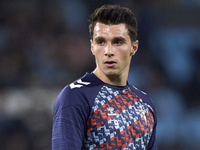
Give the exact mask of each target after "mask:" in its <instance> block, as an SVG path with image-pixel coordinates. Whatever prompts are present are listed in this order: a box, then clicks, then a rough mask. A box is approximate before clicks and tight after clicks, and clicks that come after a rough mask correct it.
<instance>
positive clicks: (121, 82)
mask: <svg viewBox="0 0 200 150" xmlns="http://www.w3.org/2000/svg"><path fill="white" fill-rule="evenodd" d="M93 73H94V74H95V75H96V76H97V77H98V78H99V79H100V80H102V81H103V82H104V83H107V84H111V85H115V86H126V85H127V78H128V74H127V75H126V74H121V75H106V74H104V73H100V71H99V70H97V69H95V70H94V71H93Z"/></svg>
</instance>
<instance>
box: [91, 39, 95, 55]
mask: <svg viewBox="0 0 200 150" xmlns="http://www.w3.org/2000/svg"><path fill="white" fill-rule="evenodd" d="M90 47H91V52H92V54H93V55H94V49H93V40H92V39H91V40H90Z"/></svg>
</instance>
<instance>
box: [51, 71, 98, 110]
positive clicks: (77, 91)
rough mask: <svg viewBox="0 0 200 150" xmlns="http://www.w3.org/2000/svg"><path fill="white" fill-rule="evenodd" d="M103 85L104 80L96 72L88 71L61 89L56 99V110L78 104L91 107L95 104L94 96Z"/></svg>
mask: <svg viewBox="0 0 200 150" xmlns="http://www.w3.org/2000/svg"><path fill="white" fill-rule="evenodd" d="M101 86H102V82H101V81H99V80H98V79H97V78H96V76H95V75H94V74H92V73H86V74H85V75H84V76H83V77H81V78H79V79H77V80H76V81H74V82H72V83H70V84H68V85H66V86H65V87H64V88H63V89H62V90H61V92H60V93H59V95H58V97H57V99H56V102H55V105H54V111H56V110H57V111H58V110H61V109H63V108H66V107H69V106H78V105H79V106H86V107H90V106H91V105H92V104H93V97H95V94H96V93H97V92H98V90H99V89H100V88H101Z"/></svg>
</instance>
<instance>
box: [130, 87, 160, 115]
mask: <svg viewBox="0 0 200 150" xmlns="http://www.w3.org/2000/svg"><path fill="white" fill-rule="evenodd" d="M129 86H130V87H131V89H132V90H133V92H135V93H136V94H137V95H138V96H139V97H140V98H141V99H142V101H144V102H145V103H147V104H148V105H150V106H151V107H152V108H153V110H154V112H155V111H156V110H155V106H154V104H153V101H152V99H151V97H150V96H149V95H148V94H147V93H145V92H143V91H142V90H140V89H138V88H136V87H134V86H133V85H131V84H129Z"/></svg>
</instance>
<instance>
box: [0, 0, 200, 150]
mask: <svg viewBox="0 0 200 150" xmlns="http://www.w3.org/2000/svg"><path fill="white" fill-rule="evenodd" d="M106 3H109V4H120V5H121V6H125V7H129V8H130V9H131V10H132V11H133V12H134V13H135V15H136V18H137V19H138V24H139V30H138V40H139V50H138V52H137V53H136V55H135V56H134V57H133V60H132V64H131V69H130V74H129V78H128V80H129V82H130V83H132V84H133V85H134V86H136V87H137V88H139V89H141V90H143V91H145V92H147V93H148V94H149V95H150V96H151V98H152V99H153V101H154V104H155V106H156V110H157V115H158V126H157V127H158V128H157V141H158V148H159V149H160V150H179V149H180V150H188V149H193V150H198V149H200V143H199V139H200V67H199V66H200V19H199V15H198V14H200V2H199V1H198V0H192V1H191V0H163V1H159V0H152V1H148V0H107V1H92V0H85V1H82V0H74V1H69V0H59V1H54V0H17V1H13V0H1V1H0V149H4V150H13V149H15V150H47V149H51V127H52V114H53V105H54V102H55V99H56V97H57V95H58V94H59V92H60V90H61V89H62V88H63V87H64V86H65V85H66V84H69V83H71V82H72V81H74V80H75V79H77V78H79V77H81V76H83V75H84V74H85V72H91V71H92V70H93V69H94V67H95V61H94V58H93V55H92V54H91V52H90V39H89V33H88V22H87V19H88V18H89V15H90V14H91V13H92V12H93V10H94V9H95V8H97V7H99V6H101V5H103V4H106Z"/></svg>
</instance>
